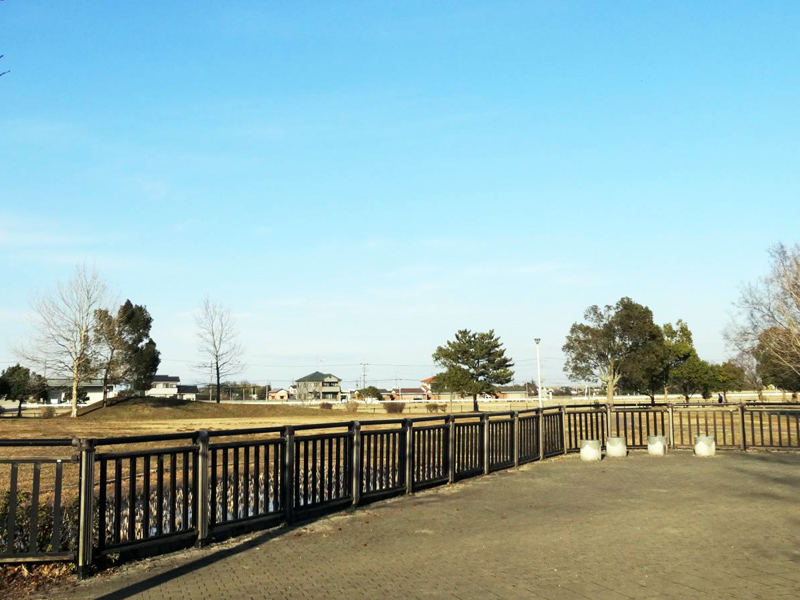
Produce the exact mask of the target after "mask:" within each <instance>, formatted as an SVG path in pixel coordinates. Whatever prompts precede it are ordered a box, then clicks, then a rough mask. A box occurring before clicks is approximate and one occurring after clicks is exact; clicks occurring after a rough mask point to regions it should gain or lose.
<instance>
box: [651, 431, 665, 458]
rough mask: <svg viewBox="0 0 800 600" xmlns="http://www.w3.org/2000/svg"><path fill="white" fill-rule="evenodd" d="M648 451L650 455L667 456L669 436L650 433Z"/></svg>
mask: <svg viewBox="0 0 800 600" xmlns="http://www.w3.org/2000/svg"><path fill="white" fill-rule="evenodd" d="M647 453H648V454H649V455H650V456H665V455H666V454H667V436H665V435H648V436H647Z"/></svg>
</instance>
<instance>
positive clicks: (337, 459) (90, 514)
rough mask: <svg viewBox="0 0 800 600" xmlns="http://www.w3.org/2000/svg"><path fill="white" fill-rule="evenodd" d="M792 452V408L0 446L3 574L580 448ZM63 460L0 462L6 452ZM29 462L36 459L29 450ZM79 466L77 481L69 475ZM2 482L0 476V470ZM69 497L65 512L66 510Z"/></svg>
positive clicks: (499, 417) (84, 560)
mask: <svg viewBox="0 0 800 600" xmlns="http://www.w3.org/2000/svg"><path fill="white" fill-rule="evenodd" d="M699 434H703V435H714V436H715V439H716V441H717V444H718V446H720V447H721V448H741V449H746V448H748V447H757V448H777V449H800V406H798V405H790V404H749V405H726V404H725V405H717V404H713V405H708V404H705V405H688V404H680V405H655V406H647V407H643V406H637V407H630V406H617V407H608V406H597V405H596V406H568V407H553V408H545V409H543V410H540V409H533V410H525V411H519V412H514V411H511V412H499V413H483V414H468V415H450V416H446V417H442V416H432V417H423V418H417V419H402V420H397V419H386V420H378V421H368V422H364V423H359V422H342V423H327V424H311V425H302V426H297V427H292V426H287V427H267V428H260V429H239V430H223V431H214V432H204V431H201V432H193V433H180V434H167V435H155V436H137V437H120V438H106V439H99V440H74V441H73V440H0V490H2V489H4V488H5V489H6V490H7V491H6V492H5V493H4V494H2V495H0V562H22V561H46V560H75V561H76V562H77V563H78V567H79V572H80V573H81V574H85V573H86V572H87V569H88V568H89V566H90V565H92V564H93V563H94V562H96V561H97V560H98V559H99V558H100V557H102V556H105V555H109V554H123V555H125V554H128V553H138V552H141V551H143V550H145V549H148V548H149V549H150V551H151V552H152V551H155V552H157V551H160V550H162V549H166V548H172V547H175V546H176V545H187V544H192V543H199V544H202V543H206V542H208V541H211V540H213V539H216V538H218V537H221V536H225V535H232V534H234V533H237V532H238V531H242V530H248V529H255V528H263V527H269V526H273V525H276V524H278V523H281V522H296V521H301V520H308V519H312V518H314V517H316V516H318V515H320V514H324V513H327V512H331V511H334V510H340V509H342V508H344V507H347V506H353V505H359V504H363V503H366V502H373V501H376V500H380V499H383V498H387V497H389V496H393V495H398V494H405V493H412V492H414V491H417V490H420V489H423V488H426V487H432V486H435V485H441V484H445V483H452V482H454V481H457V480H460V479H464V478H468V477H473V476H476V475H480V474H484V473H489V472H491V471H494V470H499V469H507V468H511V467H515V466H518V465H520V464H523V463H526V462H531V461H535V460H543V459H545V458H548V457H552V456H556V455H559V454H564V453H567V452H575V451H577V450H579V448H580V442H581V440H584V439H598V440H600V441H601V443H602V444H604V443H605V440H606V438H607V436H609V435H611V436H619V437H624V438H625V439H626V441H627V444H628V446H629V447H632V448H637V447H645V446H646V444H647V436H648V435H664V436H666V437H667V439H668V440H669V444H670V445H671V446H673V447H690V446H691V445H692V444H693V439H694V436H696V435H699ZM15 446H16V447H29V448H31V449H33V448H40V449H42V448H44V449H47V450H48V451H50V453H51V454H52V453H53V452H56V453H57V452H61V453H62V456H60V457H53V456H50V457H44V458H31V457H27V456H26V457H25V458H5V457H3V456H2V450H3V449H4V448H9V447H15ZM31 452H33V450H31ZM78 467H79V468H80V471H78ZM3 468H5V469H6V470H5V471H3V470H2V469H3ZM70 498H71V499H70Z"/></svg>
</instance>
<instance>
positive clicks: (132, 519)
mask: <svg viewBox="0 0 800 600" xmlns="http://www.w3.org/2000/svg"><path fill="white" fill-rule="evenodd" d="M128 475H129V477H128V482H129V483H128V541H132V540H134V539H136V457H135V456H132V457H131V458H130V463H129V465H128Z"/></svg>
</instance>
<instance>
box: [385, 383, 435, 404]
mask: <svg viewBox="0 0 800 600" xmlns="http://www.w3.org/2000/svg"><path fill="white" fill-rule="evenodd" d="M389 394H390V395H391V397H392V400H397V401H398V402H422V401H423V400H427V399H428V393H427V392H426V391H425V390H424V389H423V388H421V387H418V388H404V387H401V388H397V389H393V390H391V391H390V392H389Z"/></svg>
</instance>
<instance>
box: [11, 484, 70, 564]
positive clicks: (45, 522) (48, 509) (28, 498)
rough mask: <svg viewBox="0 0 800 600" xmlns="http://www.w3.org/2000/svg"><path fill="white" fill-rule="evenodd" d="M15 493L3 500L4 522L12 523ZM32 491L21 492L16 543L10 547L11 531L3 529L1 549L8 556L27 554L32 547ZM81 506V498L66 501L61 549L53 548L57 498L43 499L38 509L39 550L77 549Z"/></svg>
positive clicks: (17, 502)
mask: <svg viewBox="0 0 800 600" xmlns="http://www.w3.org/2000/svg"><path fill="white" fill-rule="evenodd" d="M10 500H11V493H10V492H8V491H6V492H5V493H4V494H3V495H2V496H1V497H0V523H3V525H5V524H6V522H7V520H8V513H9V504H10ZM32 500H33V499H32V495H31V493H30V492H17V501H16V511H15V515H16V519H15V532H14V540H13V541H12V542H11V544H9V540H8V531H7V529H6V528H5V527H3V528H0V548H2V549H3V550H5V551H6V552H8V553H14V552H26V551H27V550H28V548H29V547H30V537H31V519H30V515H31V504H32ZM79 512H80V506H79V501H78V498H77V496H76V497H73V498H65V499H63V501H62V505H61V539H60V546H61V547H60V548H56V549H54V548H53V499H52V497H51V498H46V499H45V498H40V501H39V506H38V513H39V514H38V527H37V530H36V544H35V546H36V550H37V551H38V552H53V551H55V550H65V549H66V550H73V549H75V547H76V545H77V539H78V537H77V536H78V533H77V531H78V514H79Z"/></svg>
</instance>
